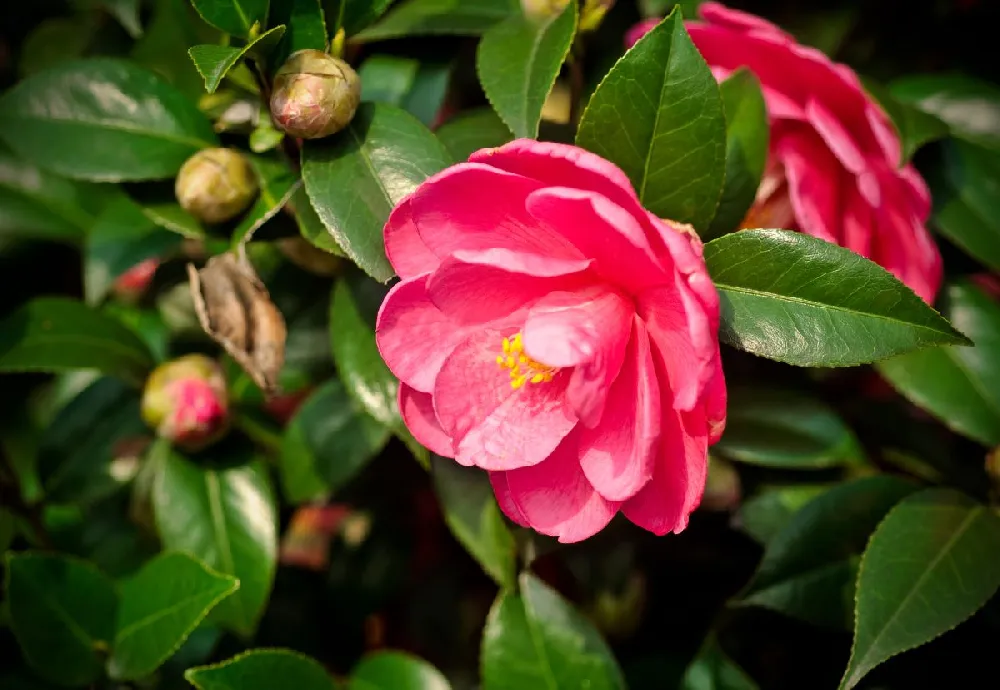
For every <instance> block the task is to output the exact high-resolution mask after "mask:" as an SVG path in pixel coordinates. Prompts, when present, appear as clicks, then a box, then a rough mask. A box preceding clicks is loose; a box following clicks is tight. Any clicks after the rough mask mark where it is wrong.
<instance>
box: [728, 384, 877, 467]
mask: <svg viewBox="0 0 1000 690" xmlns="http://www.w3.org/2000/svg"><path fill="white" fill-rule="evenodd" d="M715 448H716V450H717V451H718V452H719V453H720V454H721V455H724V456H726V457H727V458H730V459H732V460H739V461H740V462H747V463H751V464H755V465H764V466H766V467H777V468H801V469H810V468H812V469H821V468H825V467H832V466H835V465H840V464H843V463H844V462H847V461H850V460H860V459H861V456H862V451H861V449H860V447H859V446H858V444H857V441H856V440H855V438H854V434H852V433H851V430H850V429H849V428H848V427H847V425H846V424H844V422H843V421H842V420H841V419H840V417H838V416H837V413H836V412H834V411H833V410H832V409H830V407H829V406H827V405H826V404H825V403H823V402H822V401H821V400H818V399H816V398H812V397H809V396H807V395H803V394H801V393H798V392H795V391H792V390H781V389H778V388H764V387H760V386H746V387H738V388H731V389H730V390H729V402H728V405H727V409H726V431H725V434H723V437H722V439H721V440H720V441H719V444H718V445H717V446H716V447H715Z"/></svg>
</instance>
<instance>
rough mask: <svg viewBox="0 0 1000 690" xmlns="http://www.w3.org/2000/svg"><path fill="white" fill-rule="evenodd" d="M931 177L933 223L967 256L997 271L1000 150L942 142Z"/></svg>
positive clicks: (999, 259)
mask: <svg viewBox="0 0 1000 690" xmlns="http://www.w3.org/2000/svg"><path fill="white" fill-rule="evenodd" d="M942 149H943V152H944V160H943V163H942V165H941V166H940V167H939V168H937V169H935V170H934V171H933V175H932V177H931V178H930V180H929V181H930V182H931V189H932V191H933V194H932V196H933V198H934V215H933V219H932V223H933V225H934V227H935V228H936V229H937V230H938V231H939V232H940V233H941V234H942V235H944V236H945V237H947V238H948V239H949V240H951V241H952V242H954V243H955V244H956V245H958V246H959V247H960V248H962V250H964V251H965V252H966V253H967V254H968V255H969V256H971V257H972V258H974V259H976V260H977V261H980V262H982V263H983V264H985V265H986V266H988V267H989V268H992V269H993V270H994V271H1000V153H998V152H995V151H990V150H989V149H985V148H983V147H981V146H976V145H974V144H968V143H965V142H962V141H959V140H951V141H947V142H945V144H944V145H943V146H942Z"/></svg>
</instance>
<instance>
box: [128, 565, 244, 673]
mask: <svg viewBox="0 0 1000 690" xmlns="http://www.w3.org/2000/svg"><path fill="white" fill-rule="evenodd" d="M237 589H239V583H238V582H237V581H236V580H235V579H234V578H232V577H229V576H228V575H220V574H219V573H216V572H213V571H212V570H209V569H208V568H207V567H205V565H204V564H203V563H201V562H200V561H197V560H195V559H193V558H191V556H188V555H187V554H183V553H163V554H160V555H159V556H157V557H156V558H154V559H153V560H151V561H149V562H148V563H147V564H146V565H145V566H143V568H142V570H140V571H139V572H138V573H136V574H135V575H134V576H132V577H131V578H129V579H128V580H126V581H125V582H124V583H122V586H121V603H120V604H119V606H118V623H117V627H116V630H117V632H116V633H115V645H114V652H113V654H112V655H111V659H109V660H108V675H110V676H111V677H112V678H115V679H118V680H136V679H139V678H143V677H145V676H148V675H149V674H151V673H152V672H153V671H155V670H156V669H157V668H159V666H160V665H161V664H162V663H163V662H164V661H166V660H167V659H168V658H170V656H172V655H173V653H174V652H176V651H177V649H178V648H179V647H180V646H181V644H183V642H184V640H186V639H187V637H188V635H190V634H191V633H192V632H193V631H194V629H195V628H196V627H197V626H198V624H199V623H200V622H201V621H202V620H203V619H204V618H205V616H206V615H208V612H209V611H211V610H212V609H213V608H214V607H215V605H216V604H218V603H219V602H220V601H222V600H223V599H225V598H226V597H227V596H229V595H230V594H232V593H233V592H235V591H236V590H237Z"/></svg>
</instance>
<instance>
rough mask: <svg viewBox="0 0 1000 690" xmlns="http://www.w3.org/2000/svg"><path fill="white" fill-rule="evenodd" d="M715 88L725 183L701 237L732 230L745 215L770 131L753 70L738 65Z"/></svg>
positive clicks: (758, 181)
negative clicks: (722, 123) (722, 118)
mask: <svg viewBox="0 0 1000 690" xmlns="http://www.w3.org/2000/svg"><path fill="white" fill-rule="evenodd" d="M719 88H720V91H721V92H722V104H723V107H724V109H725V112H726V177H725V180H726V182H725V185H724V186H723V188H722V198H721V199H719V206H718V208H717V209H716V210H715V217H714V218H713V219H712V223H711V225H709V227H708V230H707V231H706V233H705V234H704V235H703V237H704V238H705V239H710V238H713V237H719V236H720V235H724V234H726V233H727V232H732V231H733V230H736V229H737V228H738V227H739V225H740V221H742V220H743V218H744V217H746V214H747V211H748V210H749V209H750V206H751V205H752V204H753V201H754V198H755V197H756V195H757V187H759V186H760V178H761V177H762V176H763V175H764V166H765V165H766V164H767V150H768V141H769V132H770V128H769V125H768V121H767V106H766V105H765V103H764V94H763V93H761V90H760V82H759V81H757V77H755V76H754V74H753V72H750V71H749V70H747V69H745V68H741V69H739V70H737V71H736V72H734V73H733V74H732V75H731V76H730V77H729V78H728V79H726V80H725V81H724V82H722V84H721V85H720V87H719Z"/></svg>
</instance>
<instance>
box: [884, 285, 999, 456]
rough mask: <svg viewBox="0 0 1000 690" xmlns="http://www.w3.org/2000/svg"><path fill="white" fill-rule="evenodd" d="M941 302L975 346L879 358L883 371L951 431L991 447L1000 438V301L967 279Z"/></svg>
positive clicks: (956, 324) (954, 287)
mask: <svg viewBox="0 0 1000 690" xmlns="http://www.w3.org/2000/svg"><path fill="white" fill-rule="evenodd" d="M941 303H942V311H943V313H944V314H945V316H947V317H948V318H949V319H951V320H952V322H953V323H954V324H955V326H956V327H958V328H961V329H962V331H963V332H964V333H967V334H968V335H969V337H970V338H971V339H972V341H973V342H974V343H976V346H975V347H969V348H967V347H953V346H945V347H936V348H933V349H929V350H921V351H919V352H912V353H910V354H907V355H902V356H900V357H894V358H892V359H888V360H885V361H883V362H879V364H878V370H879V373H881V374H882V375H883V376H884V377H885V378H886V379H888V380H889V382H890V383H892V385H893V387H895V388H896V390H898V391H899V392H900V393H902V394H903V395H904V396H906V398H907V399H909V400H910V401H911V402H913V403H914V404H915V405H918V406H919V407H922V408H923V409H925V410H927V411H928V412H930V413H931V414H933V415H934V416H935V417H937V418H938V419H940V420H941V421H942V422H944V424H945V425H947V426H948V427H949V428H950V429H952V430H953V431H956V432H958V433H960V434H962V435H963V436H968V437H969V438H971V439H974V440H976V441H979V442H980V443H982V444H983V445H985V446H990V447H993V446H995V445H997V444H1000V305H998V304H997V303H996V302H995V301H993V299H991V298H990V297H989V296H987V295H986V294H985V293H983V292H982V291H981V290H979V289H978V288H976V287H974V286H973V285H972V284H971V283H968V282H960V283H956V284H953V285H949V286H947V287H946V288H945V290H944V291H943V293H942V299H941Z"/></svg>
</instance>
